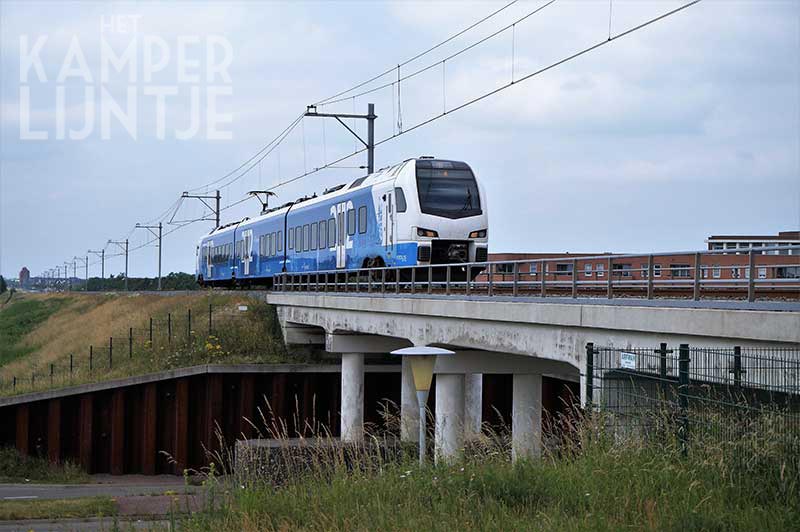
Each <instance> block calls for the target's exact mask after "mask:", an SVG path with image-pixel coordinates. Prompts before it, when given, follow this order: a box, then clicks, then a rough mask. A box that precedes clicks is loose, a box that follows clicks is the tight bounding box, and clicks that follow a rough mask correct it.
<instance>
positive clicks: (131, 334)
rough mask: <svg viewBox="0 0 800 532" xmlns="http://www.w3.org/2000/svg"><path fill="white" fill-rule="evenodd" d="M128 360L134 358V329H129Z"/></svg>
mask: <svg viewBox="0 0 800 532" xmlns="http://www.w3.org/2000/svg"><path fill="white" fill-rule="evenodd" d="M128 358H133V327H130V328H129V329H128Z"/></svg>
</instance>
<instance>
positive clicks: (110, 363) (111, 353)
mask: <svg viewBox="0 0 800 532" xmlns="http://www.w3.org/2000/svg"><path fill="white" fill-rule="evenodd" d="M113 366H114V337H113V336H112V337H110V338H109V339H108V369H111V368H112V367H113Z"/></svg>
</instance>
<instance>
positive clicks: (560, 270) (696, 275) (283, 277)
mask: <svg viewBox="0 0 800 532" xmlns="http://www.w3.org/2000/svg"><path fill="white" fill-rule="evenodd" d="M274 289H275V290H278V291H286V292H291V291H302V292H354V293H355V292H365V293H397V294H400V293H404V294H415V293H420V294H421V293H428V294H432V293H436V294H446V295H451V294H461V295H467V296H470V295H483V296H514V297H516V296H536V297H549V296H560V297H573V298H577V297H603V298H609V299H611V298H614V297H635V298H646V299H654V298H662V297H663V298H682V299H694V300H700V299H703V298H725V299H746V300H748V301H755V300H756V299H781V300H788V301H800V245H787V246H772V247H763V248H752V249H749V250H739V251H737V250H708V251H685V252H672V253H656V254H643V255H642V254H640V255H600V256H575V257H569V256H567V257H563V256H562V257H558V258H542V259H529V260H518V261H491V262H473V263H464V264H431V265H426V266H406V267H383V268H355V269H337V270H327V271H309V272H300V273H282V274H279V275H277V276H276V277H275V285H274Z"/></svg>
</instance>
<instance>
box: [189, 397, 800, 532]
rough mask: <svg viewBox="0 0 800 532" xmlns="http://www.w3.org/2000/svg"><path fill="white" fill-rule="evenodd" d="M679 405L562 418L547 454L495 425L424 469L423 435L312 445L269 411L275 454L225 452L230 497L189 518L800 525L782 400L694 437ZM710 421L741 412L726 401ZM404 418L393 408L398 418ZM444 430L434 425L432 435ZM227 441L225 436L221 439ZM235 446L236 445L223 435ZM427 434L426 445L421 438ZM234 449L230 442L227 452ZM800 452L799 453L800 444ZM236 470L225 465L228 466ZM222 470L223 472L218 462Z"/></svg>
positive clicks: (266, 523) (221, 485) (335, 526)
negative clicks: (420, 459)
mask: <svg viewBox="0 0 800 532" xmlns="http://www.w3.org/2000/svg"><path fill="white" fill-rule="evenodd" d="M672 414H673V413H671V412H663V413H661V414H660V415H659V417H660V420H661V421H660V422H662V423H663V424H662V425H661V426H659V427H658V430H659V431H661V432H653V433H647V432H642V431H629V430H627V431H623V432H620V431H619V430H617V428H616V427H617V425H618V420H617V419H614V416H613V414H609V413H607V412H596V413H592V415H590V416H588V417H584V416H583V415H582V412H580V411H577V412H574V413H573V414H572V415H568V416H563V417H561V418H560V419H559V420H558V421H557V423H555V424H554V426H558V427H559V429H558V434H551V435H550V436H551V437H548V438H545V442H546V444H545V449H544V452H543V455H542V457H541V458H540V459H538V460H531V461H522V462H519V463H517V464H512V463H511V461H510V458H509V454H510V453H509V449H508V437H507V434H498V433H492V432H491V431H486V432H484V435H483V436H482V437H481V438H480V439H478V440H477V442H474V443H473V444H472V445H470V446H469V447H468V448H466V449H465V454H464V459H463V460H462V461H460V462H458V463H456V464H450V465H436V466H434V465H432V464H429V465H428V466H427V467H423V468H420V467H418V465H417V463H416V456H415V453H414V449H413V448H408V447H405V448H404V447H403V446H402V445H400V444H398V443H397V441H396V440H395V439H394V438H393V437H392V436H391V434H389V435H387V434H386V432H385V431H377V432H375V431H373V430H368V431H367V436H366V439H365V442H364V443H363V444H348V445H342V444H341V443H339V442H338V441H337V440H336V439H335V438H332V437H331V436H330V432H329V431H326V430H325V429H324V427H315V428H316V429H317V430H318V432H317V433H316V434H314V435H313V436H312V437H310V438H306V439H305V441H304V442H301V443H302V444H301V445H298V440H297V439H291V438H289V437H288V436H289V435H288V432H287V430H286V426H285V424H283V423H281V422H280V421H274V419H273V418H272V417H271V415H270V414H269V412H268V407H267V410H266V411H265V412H264V413H262V414H260V415H261V416H262V419H261V420H260V421H261V423H260V425H262V426H263V425H266V426H269V429H268V430H267V431H266V433H264V434H262V436H268V437H270V438H273V439H275V440H276V441H277V446H276V447H274V448H273V450H272V455H271V456H269V455H264V454H263V453H261V454H259V453H258V451H253V452H254V453H255V454H254V455H250V456H246V457H245V458H246V459H245V460H239V461H236V460H234V457H233V456H232V455H231V454H230V452H229V451H226V452H222V453H211V454H209V460H210V461H212V462H214V463H215V464H220V465H222V469H221V470H220V469H219V468H218V467H216V466H215V468H213V469H211V470H210V471H207V472H206V476H205V480H204V482H205V484H204V485H206V486H208V487H209V488H208V489H213V490H214V495H213V498H214V500H217V501H222V504H217V505H216V506H213V507H209V508H206V511H204V512H199V513H195V514H192V515H191V516H190V517H188V518H187V519H186V520H185V521H184V522H183V523H181V526H182V528H184V529H186V530H208V531H212V530H213V531H216V530H244V531H257V530H258V531H267V530H319V531H328V530H342V531H344V530H448V531H450V530H475V529H480V530H623V529H635V530H675V531H678V530H680V531H683V530H726V531H728V530H796V529H798V524H800V489H798V469H797V461H796V460H793V458H794V459H796V458H797V457H796V455H795V456H794V457H793V456H792V454H791V450H790V449H786V448H782V450H781V451H780V452H779V451H778V446H776V444H775V443H774V442H775V440H776V438H777V437H778V436H779V435H780V436H781V441H786V436H791V437H792V438H794V441H798V440H800V434H799V433H798V431H797V428H796V427H795V431H794V433H792V434H790V435H787V434H785V433H784V428H783V425H781V424H780V423H778V421H777V420H776V419H775V416H777V415H778V414H780V413H778V412H769V411H765V412H763V416H764V419H762V420H761V421H760V422H759V424H758V427H760V428H761V430H752V429H753V428H754V426H753V427H745V428H744V432H743V434H742V437H741V438H739V439H737V440H736V441H720V440H719V439H718V438H717V439H714V438H711V437H710V434H713V433H712V432H709V431H703V432H699V434H698V437H697V438H694V439H689V440H688V442H686V444H684V441H683V440H682V439H681V438H679V437H678V433H677V432H676V430H675V428H676V427H675V426H674V416H673V415H672ZM705 421H706V422H710V421H714V422H715V423H720V424H724V423H727V422H729V418H728V417H727V413H726V412H717V413H706V417H705ZM388 424H389V425H391V424H392V423H391V420H390V421H389V422H388ZM431 440H432V438H431ZM220 443H221V444H224V442H220ZM223 447H224V445H223ZM412 447H413V446H412ZM226 453H227V454H226ZM787 453H789V454H787ZM220 471H222V473H223V476H222V477H220V476H219V473H220ZM209 473H210V474H209Z"/></svg>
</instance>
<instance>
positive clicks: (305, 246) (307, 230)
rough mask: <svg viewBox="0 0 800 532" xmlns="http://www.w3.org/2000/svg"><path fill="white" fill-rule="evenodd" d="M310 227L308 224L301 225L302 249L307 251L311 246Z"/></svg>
mask: <svg viewBox="0 0 800 532" xmlns="http://www.w3.org/2000/svg"><path fill="white" fill-rule="evenodd" d="M310 227H311V226H309V225H308V224H306V225H304V226H303V251H308V249H309V247H311V246H310V244H311V238H310Z"/></svg>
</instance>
